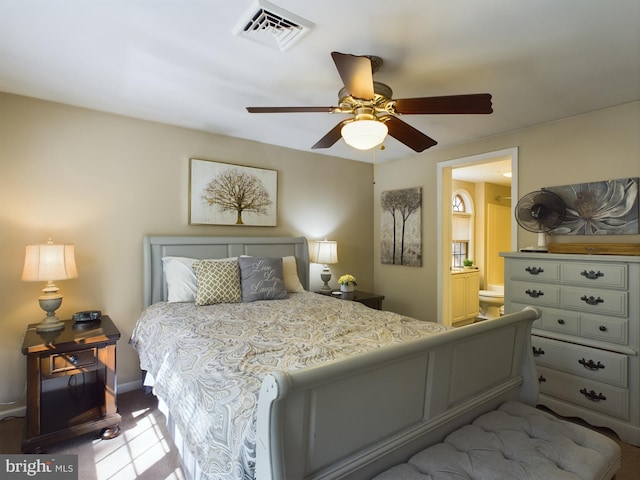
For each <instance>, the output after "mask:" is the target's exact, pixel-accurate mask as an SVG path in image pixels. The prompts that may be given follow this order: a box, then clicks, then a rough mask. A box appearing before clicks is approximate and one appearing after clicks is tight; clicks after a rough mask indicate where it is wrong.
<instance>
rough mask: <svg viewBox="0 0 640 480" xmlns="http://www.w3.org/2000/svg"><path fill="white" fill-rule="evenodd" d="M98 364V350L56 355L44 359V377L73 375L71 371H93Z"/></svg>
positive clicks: (89, 349)
mask: <svg viewBox="0 0 640 480" xmlns="http://www.w3.org/2000/svg"><path fill="white" fill-rule="evenodd" d="M97 364H98V354H97V349H96V348H88V349H84V350H77V351H75V352H66V353H55V354H53V355H49V356H48V357H45V358H43V362H42V370H43V372H42V373H43V375H47V376H48V375H56V374H58V375H59V374H71V373H73V372H70V371H71V370H76V369H84V370H86V369H93V368H94V367H95V366H96V365H97Z"/></svg>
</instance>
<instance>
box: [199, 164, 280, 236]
mask: <svg viewBox="0 0 640 480" xmlns="http://www.w3.org/2000/svg"><path fill="white" fill-rule="evenodd" d="M190 200H191V203H190V219H189V221H190V223H191V224H221V225H275V224H276V208H275V207H276V204H275V203H276V200H277V172H275V171H272V170H264V169H258V168H251V167H241V166H236V165H228V164H223V163H217V162H209V161H205V160H196V159H191V197H190Z"/></svg>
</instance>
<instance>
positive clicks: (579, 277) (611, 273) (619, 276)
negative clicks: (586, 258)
mask: <svg viewBox="0 0 640 480" xmlns="http://www.w3.org/2000/svg"><path fill="white" fill-rule="evenodd" d="M562 282H563V283H571V284H576V285H589V286H590V287H605V288H619V289H623V290H624V289H626V288H627V265H625V264H618V265H615V264H606V263H564V264H562Z"/></svg>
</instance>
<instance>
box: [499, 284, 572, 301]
mask: <svg viewBox="0 0 640 480" xmlns="http://www.w3.org/2000/svg"><path fill="white" fill-rule="evenodd" d="M508 290H509V295H510V297H511V300H513V301H514V302H520V303H524V304H526V305H533V306H538V305H542V306H545V305H546V306H548V307H559V306H560V286H559V285H547V284H537V283H533V282H521V281H512V282H511V284H510V285H509V287H508Z"/></svg>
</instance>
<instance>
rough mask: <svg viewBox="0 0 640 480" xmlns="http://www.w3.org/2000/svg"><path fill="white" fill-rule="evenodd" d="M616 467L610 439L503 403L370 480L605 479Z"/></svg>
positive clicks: (616, 455) (617, 455) (616, 450)
mask: <svg viewBox="0 0 640 480" xmlns="http://www.w3.org/2000/svg"><path fill="white" fill-rule="evenodd" d="M619 468H620V447H619V446H618V444H617V443H616V442H614V441H613V440H611V439H610V438H608V437H606V436H604V435H602V434H600V433H598V432H594V431H593V430H589V429H588V428H585V427H582V426H580V425H575V424H573V423H570V422H566V421H564V420H559V419H557V418H556V417H554V416H553V415H550V414H548V413H546V412H542V411H540V410H537V409H535V408H533V407H530V406H528V405H524V404H522V403H517V402H507V403H504V404H503V405H502V406H500V408H498V409H497V410H493V411H491V412H488V413H486V414H484V415H482V416H480V417H478V418H477V419H476V420H475V421H474V422H473V423H472V424H470V425H465V426H463V427H462V428H459V429H458V430H456V431H454V432H452V433H451V434H449V435H448V436H447V438H445V440H444V441H443V442H442V443H439V444H437V445H432V446H430V447H428V448H426V449H425V450H422V451H421V452H419V453H417V454H415V455H414V456H413V457H411V459H410V460H409V462H408V463H404V464H401V465H396V466H395V467H393V468H391V469H389V470H387V471H386V472H383V473H381V474H380V475H378V476H376V477H375V478H374V480H465V479H471V480H508V479H518V480H534V479H535V480H556V479H557V480H606V479H610V478H613V477H614V475H615V473H616V471H617V470H618V469H619Z"/></svg>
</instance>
